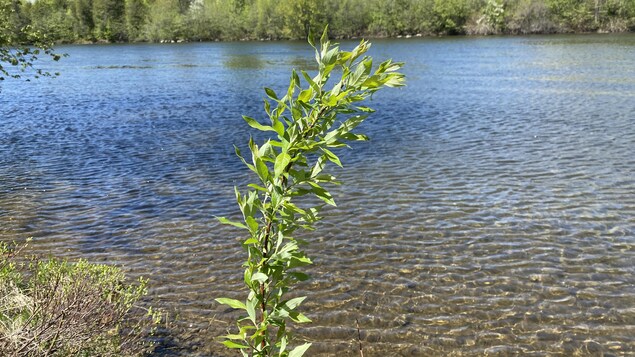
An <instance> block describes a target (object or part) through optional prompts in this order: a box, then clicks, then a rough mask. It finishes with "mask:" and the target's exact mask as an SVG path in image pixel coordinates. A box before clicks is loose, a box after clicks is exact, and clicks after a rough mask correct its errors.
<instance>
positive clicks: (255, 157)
mask: <svg viewBox="0 0 635 357" xmlns="http://www.w3.org/2000/svg"><path fill="white" fill-rule="evenodd" d="M309 43H310V44H311V45H312V46H313V42H312V41H311V36H310V35H309ZM369 48H370V43H369V42H367V41H361V43H360V44H359V45H358V46H357V47H355V48H354V49H353V50H352V51H350V52H348V51H341V50H340V48H339V46H338V45H337V44H331V43H330V42H329V41H328V39H327V30H326V29H325V30H324V33H323V35H322V38H321V40H320V47H319V48H315V58H316V60H317V64H318V68H319V70H318V73H317V74H316V75H315V76H313V77H311V76H310V75H309V74H308V73H307V72H305V71H301V76H302V77H303V78H304V81H301V79H300V75H298V73H296V72H295V71H293V73H292V74H291V79H290V84H289V87H288V89H287V90H286V92H285V93H284V94H283V95H281V96H278V94H276V93H275V92H274V91H273V90H272V89H269V88H265V92H266V94H267V96H268V99H267V100H265V112H266V113H267V116H268V117H269V121H270V125H269V124H261V123H260V122H258V121H256V119H253V118H250V117H246V116H245V117H243V118H244V119H245V121H246V122H247V124H248V125H249V126H251V127H252V128H254V129H256V130H259V131H263V132H267V133H272V134H271V137H270V138H269V139H267V140H266V141H265V142H264V143H262V145H260V146H259V145H258V144H256V143H255V142H254V140H253V139H250V140H249V151H250V155H249V156H246V157H244V156H242V155H241V152H240V150H238V148H236V154H237V155H238V156H239V157H240V159H241V160H242V162H243V163H244V164H245V166H247V168H248V169H249V170H251V171H252V172H253V173H254V174H255V176H256V178H257V180H256V182H255V183H252V184H249V185H248V186H249V190H248V191H247V192H246V193H245V194H243V193H241V192H240V191H239V189H238V188H236V200H237V202H238V206H239V207H240V211H241V212H242V215H243V217H242V218H243V220H242V222H238V221H230V220H229V219H227V218H220V221H221V222H222V223H225V224H230V225H233V226H236V227H239V228H242V229H243V230H244V231H245V236H246V237H245V240H244V241H243V243H242V244H243V247H244V248H245V250H246V251H247V260H246V261H245V263H244V264H243V265H244V266H245V273H244V282H245V285H246V286H247V288H248V289H249V294H248V296H247V298H246V299H245V300H243V301H240V300H235V299H230V298H219V299H216V300H217V301H218V302H219V303H221V304H225V305H228V306H230V307H232V308H235V309H239V310H242V312H243V313H244V314H245V315H244V316H242V317H241V318H239V320H238V321H237V322H238V331H237V332H236V333H234V334H229V335H227V336H224V337H223V343H224V344H225V346H227V347H229V348H234V349H239V350H240V351H241V353H242V355H243V356H249V355H251V356H260V357H264V356H280V357H299V356H302V355H303V354H304V352H305V351H306V350H307V349H308V348H309V346H310V345H311V344H310V343H305V344H303V345H300V346H296V347H295V348H293V349H290V348H289V346H290V345H291V344H292V343H293V341H292V340H291V338H290V334H289V332H288V329H287V325H288V324H290V323H305V322H310V321H311V320H309V318H308V317H306V316H305V315H303V314H302V313H301V312H300V311H299V306H300V304H301V303H302V302H303V301H304V299H305V297H294V298H289V293H290V290H291V287H292V286H293V285H294V284H296V283H297V282H300V281H304V280H306V279H308V278H309V277H308V275H307V274H306V273H304V272H302V271H301V269H299V268H301V267H303V266H306V265H308V264H311V259H310V258H309V257H307V256H306V254H305V253H304V252H303V251H302V250H301V245H302V244H304V242H303V241H302V240H301V239H300V238H297V234H299V233H300V232H301V231H303V230H313V229H314V224H315V223H316V222H317V221H319V220H320V215H319V213H320V210H321V208H322V207H323V206H324V205H332V206H334V205H335V201H334V200H333V196H332V195H331V194H330V193H329V192H328V191H327V190H326V188H327V187H328V185H329V184H331V185H332V184H338V181H337V180H336V178H335V177H334V176H333V175H331V174H329V173H327V170H326V169H327V166H328V163H329V162H330V163H332V164H335V165H338V166H342V163H341V162H340V159H339V158H338V157H337V156H336V154H335V153H334V151H337V149H341V148H344V147H347V146H348V145H347V143H348V142H351V141H363V140H367V139H368V137H367V136H366V135H363V134H358V133H353V130H355V129H356V127H357V126H358V125H359V124H361V123H362V122H363V121H364V120H365V119H366V117H368V115H370V113H372V112H373V110H372V109H371V108H368V107H366V106H363V105H362V103H361V102H363V101H364V100H365V99H368V98H369V97H370V96H371V95H373V94H374V93H375V92H377V91H378V90H380V89H381V88H383V87H399V86H403V85H404V82H405V81H404V75H403V74H401V73H399V72H398V71H399V69H400V68H401V66H402V64H401V63H395V62H392V61H391V60H388V61H385V62H382V63H381V64H379V66H376V67H375V69H374V70H373V60H372V58H370V57H369V56H366V55H365V54H366V52H367V51H368V49H369ZM303 84H304V87H303ZM318 202H319V203H318Z"/></svg>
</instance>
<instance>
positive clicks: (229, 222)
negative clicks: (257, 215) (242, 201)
mask: <svg viewBox="0 0 635 357" xmlns="http://www.w3.org/2000/svg"><path fill="white" fill-rule="evenodd" d="M216 219H218V221H219V222H220V223H222V224H228V225H230V226H234V227H238V228H243V229H247V230H249V228H248V227H247V226H246V225H244V224H242V223H240V222H235V221H230V220H229V219H227V218H225V217H216Z"/></svg>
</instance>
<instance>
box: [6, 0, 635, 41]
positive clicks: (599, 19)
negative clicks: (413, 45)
mask: <svg viewBox="0 0 635 357" xmlns="http://www.w3.org/2000/svg"><path fill="white" fill-rule="evenodd" d="M0 1H2V2H3V4H5V5H3V6H4V7H6V6H9V7H10V8H11V9H13V10H12V11H13V13H12V14H11V16H10V19H9V21H8V22H7V24H8V23H10V26H11V27H12V28H17V29H19V28H24V26H27V25H29V26H31V27H32V29H33V30H35V31H38V32H40V33H43V34H46V35H48V36H49V37H50V38H51V39H53V40H55V41H59V42H84V41H87V42H90V41H109V42H118V41H179V40H186V41H197V40H217V39H220V40H235V39H304V38H306V37H307V35H308V32H309V30H313V31H315V30H318V29H321V28H323V27H324V25H325V24H330V33H329V35H330V36H331V37H335V38H349V37H359V36H371V37H372V36H400V35H403V36H407V35H417V34H422V35H430V34H496V33H512V34H526V33H550V32H573V31H576V32H580V31H611V32H622V31H632V30H634V29H635V0H391V1H385V0H34V1H30V0H0ZM0 11H4V10H0ZM3 21H4V20H3Z"/></svg>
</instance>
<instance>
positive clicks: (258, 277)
mask: <svg viewBox="0 0 635 357" xmlns="http://www.w3.org/2000/svg"><path fill="white" fill-rule="evenodd" d="M267 279H269V277H268V276H267V275H266V274H264V273H261V272H258V273H256V274H254V275H252V276H251V281H257V282H259V283H264V282H266V281H267Z"/></svg>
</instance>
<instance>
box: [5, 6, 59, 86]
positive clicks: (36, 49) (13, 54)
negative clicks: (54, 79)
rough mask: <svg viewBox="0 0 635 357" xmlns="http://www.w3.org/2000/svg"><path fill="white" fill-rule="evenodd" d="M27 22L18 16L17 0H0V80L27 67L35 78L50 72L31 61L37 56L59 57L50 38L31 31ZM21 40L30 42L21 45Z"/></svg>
mask: <svg viewBox="0 0 635 357" xmlns="http://www.w3.org/2000/svg"><path fill="white" fill-rule="evenodd" d="M29 22H30V21H29V19H27V18H25V17H24V16H22V11H21V5H20V3H19V2H15V1H12V0H0V80H4V79H5V78H20V77H21V76H22V74H24V72H28V70H31V72H33V74H34V77H35V78H37V77H39V76H50V75H51V73H49V72H46V71H44V70H42V69H41V68H38V67H36V66H35V62H36V61H37V59H38V57H40V56H45V57H48V56H50V57H52V58H53V60H55V61H57V60H59V59H60V57H61V55H59V54H56V53H54V52H53V49H52V48H51V45H52V43H51V41H50V40H48V39H47V37H46V36H45V35H42V34H41V33H39V32H37V31H34V30H33V29H32V27H31V26H30V25H29ZM25 43H28V44H30V46H21V44H25Z"/></svg>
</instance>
